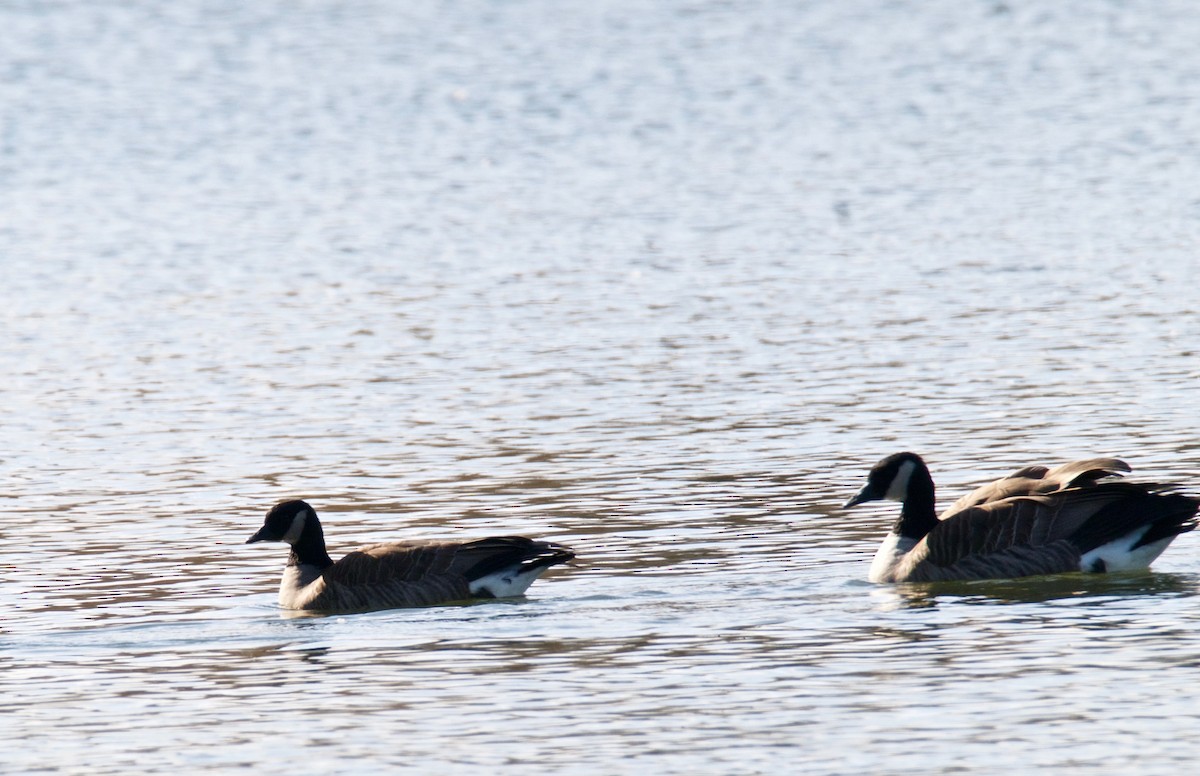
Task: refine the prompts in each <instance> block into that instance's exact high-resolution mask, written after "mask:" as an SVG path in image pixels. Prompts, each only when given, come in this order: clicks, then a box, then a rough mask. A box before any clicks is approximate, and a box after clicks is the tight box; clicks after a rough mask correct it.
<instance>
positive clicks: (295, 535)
mask: <svg viewBox="0 0 1200 776" xmlns="http://www.w3.org/2000/svg"><path fill="white" fill-rule="evenodd" d="M307 517H308V510H307V509H301V510H300V511H299V512H297V513H296V516H295V517H293V518H292V524H291V525H290V526H288V530H287V533H285V534H284V535H283V538H282V539H280V540H279V541H281V542H287V543H288V544H295V543H296V542H297V541H299V539H300V534H302V533H304V521H305V519H306V518H307Z"/></svg>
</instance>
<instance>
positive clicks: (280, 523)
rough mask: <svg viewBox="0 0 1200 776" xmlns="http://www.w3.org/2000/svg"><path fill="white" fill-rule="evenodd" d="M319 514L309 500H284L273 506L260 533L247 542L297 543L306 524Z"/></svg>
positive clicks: (259, 530)
mask: <svg viewBox="0 0 1200 776" xmlns="http://www.w3.org/2000/svg"><path fill="white" fill-rule="evenodd" d="M316 518H317V514H316V512H314V511H313V508H312V507H310V506H309V505H308V503H307V502H304V501H300V500H298V499H297V500H295V501H283V502H281V503H279V504H276V505H275V506H273V507H271V511H270V512H268V513H267V519H266V520H265V521H264V522H263V526H262V528H259V529H258V533H256V534H254V535H253V536H251V537H250V538H249V539H247V540H246V544H253V543H254V542H287V543H288V544H295V543H296V542H297V541H299V540H300V535H301V534H302V533H304V524H305V523H306V522H308V521H309V520H310V519H311V520H316Z"/></svg>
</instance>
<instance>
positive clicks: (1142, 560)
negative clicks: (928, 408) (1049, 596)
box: [844, 452, 1200, 582]
mask: <svg viewBox="0 0 1200 776" xmlns="http://www.w3.org/2000/svg"><path fill="white" fill-rule="evenodd" d="M1128 471H1131V469H1130V468H1129V466H1128V465H1127V464H1126V463H1125V462H1123V461H1119V460H1117V459H1115V458H1093V459H1088V460H1086V461H1075V462H1072V463H1068V464H1064V465H1062V466H1059V467H1056V468H1054V469H1048V468H1047V467H1044V466H1030V467H1026V468H1024V469H1021V470H1019V471H1017V472H1014V473H1013V474H1011V475H1009V476H1008V477H1005V478H1002V479H1000V480H996V481H995V482H992V483H989V484H988V485H984V486H983V487H981V488H978V489H976V490H975V491H973V492H972V493H970V494H968V495H967V496H965V497H963V498H962V499H959V501H957V502H955V503H954V504H953V505H952V506H951V507H950V508H949V509H947V510H946V512H944V513H943V514H942V518H941V519H940V520H939V519H938V516H937V512H936V511H935V508H934V503H935V502H934V487H933V478H932V477H931V476H930V474H929V468H928V467H927V466H926V465H925V461H923V460H922V459H921V457H920V456H919V455H916V454H915V453H907V452H906V453H896V454H894V455H890V456H888V457H887V458H884V459H883V460H882V461H880V462H879V463H877V464H875V466H874V467H873V468H872V469H871V473H870V475H869V476H868V478H867V484H866V485H865V486H863V488H862V490H861V491H859V492H858V494H857V495H856V496H854V497H853V498H851V499H850V500H849V501H847V502H846V504H845V507H844V508H846V509H848V508H850V507H853V506H855V505H857V504H862V503H864V502H866V501H878V500H883V499H886V500H888V501H899V502H900V503H901V505H902V506H901V508H900V516H899V518H897V520H896V522H895V524H894V525H893V526H892V529H891V532H890V533H889V534H888V535H887V537H886V538H885V539H884V540H883V543H882V545H880V547H879V550H878V552H876V553H875V559H874V560H873V561H872V563H871V570H870V572H869V573H868V575H867V579H868V580H869V581H871V582H933V581H939V580H962V579H1009V578H1013V577H1026V576H1033V575H1037V574H1058V573H1062V572H1068V571H1087V572H1105V571H1129V570H1135V569H1146V568H1149V566H1150V564H1151V563H1152V562H1153V561H1154V559H1155V558H1157V557H1158V556H1159V555H1160V554H1161V553H1162V552H1163V550H1165V549H1166V548H1167V545H1169V544H1170V543H1171V541H1172V540H1173V539H1174V538H1175V537H1176V536H1178V535H1179V534H1181V533H1186V532H1187V531H1190V530H1192V529H1193V528H1195V527H1196V513H1197V511H1198V510H1200V499H1196V498H1192V497H1190V496H1184V495H1181V494H1179V493H1174V492H1172V490H1173V486H1170V485H1163V484H1156V483H1146V484H1139V483H1131V482H1124V481H1120V480H1118V481H1101V480H1106V478H1108V477H1110V476H1119V475H1120V474H1121V473H1123V472H1128Z"/></svg>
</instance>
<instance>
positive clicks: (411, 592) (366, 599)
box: [246, 500, 575, 612]
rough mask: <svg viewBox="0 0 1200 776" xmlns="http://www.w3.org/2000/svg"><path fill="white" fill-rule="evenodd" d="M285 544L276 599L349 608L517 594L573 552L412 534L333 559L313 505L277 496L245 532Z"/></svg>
mask: <svg viewBox="0 0 1200 776" xmlns="http://www.w3.org/2000/svg"><path fill="white" fill-rule="evenodd" d="M255 542H284V543H286V544H288V545H290V546H291V553H290V554H289V555H288V562H287V566H286V567H285V568H284V570H283V580H282V581H281V582H280V584H279V605H280V606H281V607H283V608H284V609H302V610H306V611H318V612H353V611H367V610H371V609H391V608H397V607H411V606H432V605H436V604H444V603H450V602H452V601H465V600H468V599H472V598H509V597H513V596H519V595H522V594H523V593H524V592H525V591H526V589H528V588H529V586H530V585H531V584H533V581H534V580H535V579H537V578H538V577H539V576H541V575H542V572H544V571H545V570H546V569H548V568H550V567H551V566H554V565H556V564H559V563H566V562H567V561H569V560H571V559H572V558H574V557H575V553H574V552H573V551H572V550H570V549H569V548H567V547H563V546H562V545H558V544H551V543H550V542H543V541H534V540H533V539H526V538H524V537H522V536H493V537H489V538H487V539H477V540H475V541H468V542H447V541H410V542H394V543H389V544H372V545H369V546H366V547H361V548H359V549H358V550H355V551H354V552H351V553H350V554H349V555H346V556H345V557H343V558H342V559H341V560H339V561H337V562H336V563H335V562H334V561H332V560H331V559H330V558H329V554H328V553H327V552H326V551H325V535H324V532H323V531H322V530H321V521H320V520H318V519H317V512H316V510H315V509H313V508H312V507H311V506H309V505H308V503H307V502H305V501H300V500H292V501H283V502H281V503H279V504H276V505H275V506H274V507H272V508H271V510H270V511H269V512H267V517H266V520H265V521H264V522H263V526H262V528H260V529H259V530H258V532H257V533H255V534H254V535H253V536H251V537H250V538H249V539H247V540H246V544H253V543H255Z"/></svg>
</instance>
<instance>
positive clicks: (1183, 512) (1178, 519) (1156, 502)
mask: <svg viewBox="0 0 1200 776" xmlns="http://www.w3.org/2000/svg"><path fill="white" fill-rule="evenodd" d="M1197 510H1200V499H1195V498H1192V497H1190V496H1184V495H1181V494H1178V493H1163V492H1142V493H1137V494H1131V495H1130V496H1129V497H1128V498H1123V499H1120V500H1119V501H1114V502H1113V503H1111V504H1109V505H1108V506H1106V507H1104V508H1103V509H1101V510H1100V511H1099V512H1097V513H1096V514H1095V515H1093V516H1092V517H1091V518H1089V519H1088V521H1087V522H1086V523H1084V524H1083V525H1082V526H1080V528H1079V530H1077V531H1076V532H1075V533H1074V534H1072V535H1071V536H1070V537H1069V539H1070V541H1071V543H1073V544H1074V545H1075V546H1076V547H1078V548H1079V550H1080V552H1083V553H1086V552H1089V551H1091V550H1094V549H1096V548H1097V547H1102V546H1103V545H1105V544H1108V543H1109V542H1112V541H1115V540H1117V539H1119V538H1121V537H1122V536H1125V535H1127V534H1129V533H1132V532H1133V531H1136V530H1138V529H1139V528H1141V527H1143V526H1145V525H1149V526H1150V529H1149V530H1148V531H1146V533H1145V535H1144V536H1142V538H1141V539H1139V540H1138V542H1137V544H1135V545H1133V547H1131V548H1130V549H1137V548H1138V547H1143V546H1145V545H1147V544H1153V543H1154V542H1157V541H1161V540H1163V539H1169V538H1172V537H1175V536H1178V535H1179V534H1181V533H1187V532H1188V531H1191V530H1192V529H1194V528H1195V527H1196V512H1197Z"/></svg>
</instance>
